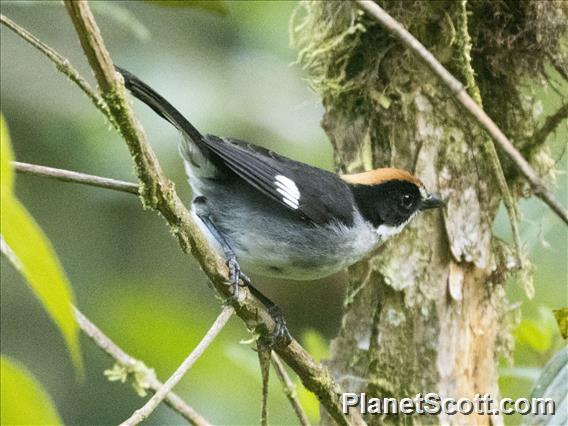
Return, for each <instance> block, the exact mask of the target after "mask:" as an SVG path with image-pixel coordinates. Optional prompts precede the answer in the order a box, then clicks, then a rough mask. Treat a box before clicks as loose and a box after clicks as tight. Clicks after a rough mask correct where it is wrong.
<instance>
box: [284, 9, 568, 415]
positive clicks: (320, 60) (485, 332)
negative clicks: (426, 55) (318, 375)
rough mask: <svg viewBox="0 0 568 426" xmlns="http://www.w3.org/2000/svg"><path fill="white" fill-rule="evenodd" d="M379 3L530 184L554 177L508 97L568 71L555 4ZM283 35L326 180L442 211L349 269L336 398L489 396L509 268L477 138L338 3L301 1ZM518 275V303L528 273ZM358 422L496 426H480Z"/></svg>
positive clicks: (419, 73) (505, 331)
mask: <svg viewBox="0 0 568 426" xmlns="http://www.w3.org/2000/svg"><path fill="white" fill-rule="evenodd" d="M379 3H380V5H381V6H382V7H383V8H385V9H386V10H387V12H389V13H390V14H391V15H392V16H393V17H394V18H395V19H397V20H399V21H400V22H401V23H402V24H403V25H405V26H406V28H407V29H409V31H410V32H411V33H413V34H414V35H415V36H416V37H417V38H418V39H419V40H420V41H422V43H423V44H425V46H426V47H427V48H429V49H430V50H431V51H432V53H433V54H434V55H435V56H436V57H437V58H438V59H439V60H440V61H441V62H442V63H443V64H444V65H445V66H446V67H447V68H448V69H449V70H450V71H451V72H452V73H453V74H454V75H455V76H456V77H458V78H459V79H460V80H461V81H462V82H463V83H464V84H467V85H468V90H471V93H472V94H473V95H476V96H474V99H476V100H477V101H478V102H482V103H483V105H484V107H485V109H486V110H487V111H488V113H489V114H490V115H491V116H492V117H493V118H494V119H495V120H496V122H497V124H498V125H499V126H500V127H501V128H502V129H503V130H504V131H505V133H507V134H508V135H509V136H510V137H511V138H512V140H514V141H515V144H516V145H517V147H518V148H519V149H520V150H522V152H524V153H525V155H529V153H530V158H528V159H529V161H530V162H531V164H532V165H533V166H534V167H535V168H537V170H539V171H540V172H542V174H543V175H545V174H546V173H545V172H547V171H550V170H551V169H552V167H551V159H550V157H549V156H548V152H547V148H546V146H545V144H544V140H542V139H539V140H540V143H539V144H538V146H535V142H534V139H533V138H532V136H533V133H536V131H535V129H536V122H537V118H538V117H537V115H536V114H534V111H535V105H534V102H533V100H532V98H531V97H530V96H525V94H526V93H527V92H526V91H525V92H523V93H521V88H522V87H521V86H522V84H523V83H526V82H528V81H535V80H537V79H538V80H539V81H541V82H543V83H545V82H546V81H547V80H546V79H547V76H546V74H545V65H546V64H547V63H548V62H549V61H556V65H558V64H566V61H565V59H566V52H565V51H561V47H560V46H559V40H560V39H561V36H562V35H563V34H565V33H566V5H565V4H564V5H563V4H562V3H561V2H553V1H550V2H539V1H534V2H531V1H521V2H518V1H471V2H466V1H437V2H424V1H423V2H408V1H406V2H399V1H381V2H379ZM293 34H294V43H295V44H296V46H297V47H298V48H299V62H300V63H301V64H302V65H303V66H304V67H305V68H306V69H307V70H308V72H309V74H310V79H311V82H312V84H313V87H314V89H315V90H316V91H318V93H319V94H320V95H321V96H322V101H323V104H324V106H325V110H326V112H325V116H324V119H323V123H322V125H323V128H324V129H325V131H326V133H327V134H328V136H329V138H330V140H331V142H332V144H333V147H334V150H335V156H336V157H335V159H336V165H337V169H338V171H340V172H349V173H351V172H357V171H362V170H368V169H371V168H375V167H385V166H393V167H399V168H403V169H407V170H410V171H412V172H413V173H414V174H416V175H417V176H418V177H420V178H421V179H422V180H423V182H424V184H425V186H426V187H427V188H428V189H429V190H432V191H437V192H438V193H439V194H440V195H442V197H443V198H444V199H446V200H447V207H446V208H445V210H444V212H428V213H426V214H423V215H421V216H420V217H419V218H416V219H415V220H414V221H413V222H412V223H411V224H410V225H409V226H408V227H407V229H406V230H405V231H403V233H402V234H401V235H399V236H398V237H395V238H394V239H393V240H391V241H390V242H389V243H387V244H386V245H385V246H384V247H383V248H381V249H380V252H379V253H377V254H376V256H374V257H372V258H370V259H368V260H365V261H363V262H360V263H359V264H357V265H354V266H353V267H352V268H350V271H349V277H350V279H349V286H348V289H347V293H346V296H345V302H344V314H343V319H342V326H341V329H340V331H339V333H338V336H337V337H336V338H335V340H334V341H333V342H332V359H331V360H330V361H329V367H330V370H331V372H332V374H333V376H334V377H336V378H337V380H338V381H339V383H340V384H341V386H342V388H343V389H344V391H349V392H366V393H367V394H368V395H369V396H379V397H396V398H402V397H413V396H414V395H416V394H417V393H422V394H425V393H428V392H437V393H438V394H440V396H442V397H452V398H460V397H468V398H472V397H473V396H474V395H475V394H476V393H480V394H485V393H490V394H491V395H492V396H493V397H497V396H498V394H499V390H498V386H497V372H496V367H497V360H498V357H499V355H500V354H505V355H506V354H507V353H509V351H510V350H511V347H512V345H511V341H512V339H511V336H510V321H508V320H507V318H508V315H507V314H508V313H509V311H510V307H509V304H508V302H507V299H506V297H505V290H504V285H505V281H506V279H507V278H508V277H509V276H510V274H511V272H512V271H514V270H515V267H516V262H515V256H514V255H513V253H512V249H511V248H510V247H509V246H508V245H507V244H505V243H504V242H502V241H499V240H497V239H496V238H495V237H494V236H493V235H492V223H493V220H494V218H495V215H496V212H497V209H498V207H499V204H500V202H501V194H500V193H499V189H498V186H497V184H496V183H495V177H494V176H495V175H494V171H493V170H492V168H491V163H490V161H489V160H488V157H487V155H488V153H487V152H486V149H484V143H485V142H487V136H486V135H485V134H484V133H483V132H482V131H481V130H480V129H479V127H478V126H477V125H476V123H473V122H471V121H470V120H469V119H467V118H466V115H465V114H464V113H463V112H462V111H460V109H459V108H458V107H457V106H456V104H455V103H454V101H453V100H452V98H451V96H450V95H449V93H448V92H447V90H445V89H444V88H443V87H442V86H441V85H440V84H439V83H438V81H437V78H436V77H435V76H433V75H432V74H431V72H430V71H429V70H428V69H427V68H426V67H425V66H424V65H422V64H421V63H419V62H418V61H417V60H416V59H415V58H414V56H413V54H412V52H410V51H408V50H407V49H405V48H404V47H403V46H401V45H399V44H398V43H397V42H395V41H394V40H393V39H392V38H390V37H389V36H388V35H387V34H386V33H385V32H384V31H383V30H382V29H381V28H380V27H379V26H378V25H377V24H376V23H374V22H373V21H372V20H371V19H370V18H368V17H367V16H365V15H364V14H363V13H362V12H361V11H359V10H358V9H357V7H356V6H355V5H354V4H352V3H351V2H320V1H310V2H305V3H303V4H302V6H301V7H300V8H299V10H298V11H297V14H296V16H295V17H294V20H293ZM532 84H534V83H532ZM501 161H502V165H503V169H504V171H505V175H506V176H507V179H508V184H509V186H510V188H511V189H512V191H513V193H514V195H515V196H519V195H522V194H526V186H525V185H523V183H522V181H521V179H519V177H518V174H517V173H516V172H515V170H514V168H513V167H512V165H511V164H510V163H509V162H508V161H507V159H506V158H501ZM525 269H527V268H525ZM529 272H530V271H529ZM522 273H523V281H524V282H525V283H526V288H527V291H529V293H530V291H531V290H530V289H531V284H530V279H529V278H530V277H529V275H530V273H527V271H526V270H525V271H522ZM323 420H324V423H330V422H331V420H329V418H327V419H326V418H325V417H324V419H323ZM366 420H367V421H368V422H369V423H371V424H382V423H395V424H396V423H404V424H406V423H409V424H414V423H416V424H421V423H439V422H449V423H460V424H488V423H490V422H492V423H497V424H499V423H501V419H499V418H495V417H493V418H492V419H490V418H489V417H484V418H482V417H478V416H467V417H461V418H460V417H456V416H452V417H449V418H439V417H428V416H420V417H419V416H413V417H403V416H401V417H395V416H387V417H378V416H369V417H368V418H366Z"/></svg>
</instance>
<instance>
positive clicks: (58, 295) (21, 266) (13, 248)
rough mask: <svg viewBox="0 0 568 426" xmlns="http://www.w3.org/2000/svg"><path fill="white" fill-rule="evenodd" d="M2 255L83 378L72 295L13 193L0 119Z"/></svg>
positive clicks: (8, 148)
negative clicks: (23, 281) (41, 309)
mask: <svg viewBox="0 0 568 426" xmlns="http://www.w3.org/2000/svg"><path fill="white" fill-rule="evenodd" d="M0 134H1V144H2V151H1V154H0V167H1V169H2V184H1V190H2V192H1V203H0V205H1V209H0V210H1V216H2V227H1V233H2V252H3V254H4V253H6V255H7V257H8V258H9V259H10V260H11V262H12V263H13V266H14V267H15V268H16V269H17V270H18V271H19V272H20V273H21V274H22V275H23V276H24V277H25V279H26V282H27V283H28V284H29V285H30V287H31V289H32V290H33V291H34V293H35V295H36V296H37V298H38V299H39V301H40V302H41V303H42V305H43V306H44V308H45V309H46V311H47V312H48V313H49V315H50V316H51V317H52V318H53V320H54V321H55V323H56V324H57V326H58V327H59V329H60V330H61V332H62V333H63V337H64V338H65V343H66V344H67V347H68V349H69V352H70V353H71V358H72V359H73V362H74V364H75V367H76V368H77V371H78V374H79V375H80V376H81V375H82V374H83V362H82V358H81V350H80V348H79V327H78V326H77V323H76V322H75V318H74V317H73V310H72V306H71V303H72V302H73V293H72V291H71V287H70V285H69V282H68V280H67V277H66V276H65V272H64V271H63V269H62V268H61V265H60V263H59V260H58V259H57V256H56V254H55V252H54V251H53V248H52V247H51V243H50V242H49V239H48V238H47V237H46V236H45V235H44V234H43V232H42V230H41V228H40V227H39V226H38V225H37V224H36V222H35V220H34V218H33V217H32V216H31V215H30V214H29V213H28V211H27V210H26V208H25V207H24V206H23V205H22V204H21V203H20V202H19V201H18V199H17V198H16V197H15V195H14V193H13V190H14V189H13V187H14V170H13V169H12V165H11V162H12V161H13V160H14V154H13V152H12V146H11V143H10V135H9V132H8V126H7V125H6V123H5V120H4V116H3V115H0Z"/></svg>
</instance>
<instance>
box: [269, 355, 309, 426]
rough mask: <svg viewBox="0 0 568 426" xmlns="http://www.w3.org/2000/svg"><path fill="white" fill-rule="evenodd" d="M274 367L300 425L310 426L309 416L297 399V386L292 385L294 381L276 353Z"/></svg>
mask: <svg viewBox="0 0 568 426" xmlns="http://www.w3.org/2000/svg"><path fill="white" fill-rule="evenodd" d="M272 365H273V366H274V369H275V370H276V375H277V376H278V378H279V379H280V381H281V382H282V386H283V388H284V394H285V395H286V397H287V398H288V401H290V405H292V409H293V410H294V413H296V416H297V417H298V420H299V421H300V425H302V426H309V424H310V422H309V420H308V416H307V415H306V413H305V412H304V409H303V408H302V406H301V405H300V402H299V401H298V398H296V386H295V385H294V383H292V380H290V377H289V376H288V373H286V369H285V368H284V365H283V364H282V361H281V360H280V357H279V356H278V355H276V354H275V353H274V352H272Z"/></svg>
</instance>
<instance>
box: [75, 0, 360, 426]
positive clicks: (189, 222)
mask: <svg viewBox="0 0 568 426" xmlns="http://www.w3.org/2000/svg"><path fill="white" fill-rule="evenodd" d="M65 6H66V8H67V11H68V12H69V16H70V17H71V20H72V21H73V25H74V26H75V29H76V31H77V34H78V36H79V40H80V42H81V45H82V47H83V50H84V52H85V55H86V56H87V59H88V60H89V63H90V64H91V68H92V69H93V71H94V73H95V77H96V79H97V82H98V84H99V87H100V89H101V91H102V96H103V99H105V100H106V102H107V104H108V106H109V109H110V111H111V113H112V114H113V116H114V117H115V120H116V122H117V123H118V125H119V129H120V132H121V134H122V136H123V138H124V140H125V142H126V144H127V145H128V148H129V151H130V154H131V156H132V158H133V160H134V161H135V165H136V167H135V170H136V173H137V176H138V179H139V180H140V183H141V186H140V193H141V199H142V202H143V204H144V206H145V207H148V208H153V209H156V210H158V211H159V212H160V213H161V214H162V215H163V217H164V218H165V219H166V221H167V222H168V224H169V225H170V229H171V231H172V233H173V235H174V236H175V237H176V238H177V239H178V242H179V244H180V246H181V248H182V250H183V251H184V252H186V253H190V252H192V254H193V256H194V257H195V259H196V260H197V261H198V262H199V264H200V266H201V267H202V269H203V271H204V272H205V274H206V275H207V276H208V278H209V280H210V281H211V283H212V284H213V287H214V288H215V290H216V291H217V293H218V294H219V295H220V296H221V297H223V298H228V297H230V296H231V291H230V288H229V287H230V286H227V282H228V281H229V280H228V268H227V265H226V263H225V261H224V259H222V258H221V257H220V256H219V255H217V254H216V252H215V251H214V250H212V248H211V247H210V245H209V243H208V242H207V240H206V239H205V238H204V236H203V235H202V234H201V232H200V230H199V227H198V226H197V224H196V223H195V222H194V221H193V219H192V217H191V215H190V214H189V212H188V210H187V208H186V207H185V205H184V203H183V202H182V201H181V200H180V198H179V196H178V195H177V193H176V191H175V189H174V185H173V183H172V182H171V181H170V180H169V179H168V178H167V177H166V176H165V175H164V173H163V172H162V170H161V167H160V165H159V163H158V160H157V158H156V155H155V154H154V152H153V150H152V148H151V146H150V144H149V143H148V141H147V139H146V136H145V134H144V132H143V130H142V126H141V125H140V123H139V122H138V121H137V120H136V118H135V117H134V114H133V112H132V109H131V107H130V105H129V103H128V102H127V100H126V99H125V96H126V92H125V89H124V85H123V82H122V79H121V78H120V77H119V76H118V74H117V73H115V71H114V67H113V64H112V60H111V58H110V55H109V53H108V51H107V49H106V47H105V45H104V42H103V40H102V37H101V35H100V31H99V29H98V26H97V24H96V22H95V20H94V18H93V16H92V13H91V12H90V10H89V6H88V4H87V2H85V1H83V0H76V1H71V0H65ZM231 304H232V305H233V307H234V308H235V311H236V313H237V315H238V316H239V317H240V318H241V319H242V320H243V321H244V322H245V324H247V325H249V326H250V327H253V328H254V331H255V332H257V333H258V334H260V335H266V334H267V333H272V332H273V331H274V329H275V328H276V323H275V321H274V319H273V317H272V315H271V314H270V312H269V311H268V310H267V309H266V307H265V306H264V305H263V304H262V302H261V301H259V300H258V299H257V298H256V297H254V296H253V295H252V294H250V292H249V291H248V290H247V289H246V288H245V289H243V291H241V297H240V298H239V299H238V300H236V298H232V299H231ZM274 350H276V351H277V352H278V354H279V355H280V356H281V358H282V359H283V360H284V361H285V362H286V363H287V364H288V365H289V366H290V367H291V368H292V369H293V370H294V371H295V372H296V374H298V377H300V379H301V380H302V382H303V383H304V386H305V387H306V389H308V390H310V391H312V392H313V393H314V394H315V395H316V397H317V398H318V400H319V401H320V403H321V405H322V406H323V407H324V408H325V409H326V410H327V412H328V413H329V414H330V416H331V417H333V419H334V420H335V421H336V422H337V423H338V424H340V425H350V424H357V425H361V424H365V422H364V421H363V419H362V418H361V416H360V414H359V413H358V412H356V411H355V410H351V412H350V413H349V414H348V415H345V414H344V413H343V411H342V406H341V401H340V395H341V390H340V388H339V386H338V385H337V384H336V383H335V381H334V380H333V378H332V377H331V375H330V373H329V371H328V370H327V369H326V368H325V367H323V366H322V365H321V364H319V363H317V362H315V361H314V359H313V358H312V357H311V356H310V355H309V354H308V352H307V351H306V350H305V349H304V348H303V347H302V346H301V345H300V344H299V343H298V342H297V341H296V340H295V339H292V341H291V343H290V344H289V345H287V346H280V347H277V348H275V349H274Z"/></svg>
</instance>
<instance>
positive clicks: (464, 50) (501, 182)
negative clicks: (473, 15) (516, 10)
mask: <svg viewBox="0 0 568 426" xmlns="http://www.w3.org/2000/svg"><path fill="white" fill-rule="evenodd" d="M459 19H460V22H459V28H458V33H459V36H460V38H459V40H461V43H460V44H461V46H460V49H461V52H460V53H461V54H460V60H461V62H462V68H463V70H464V74H465V76H464V77H465V81H466V86H467V90H468V92H469V94H470V95H471V97H472V98H473V100H474V101H475V102H476V103H477V104H478V105H479V107H480V108H483V100H482V99H481V92H480V90H479V87H478V86H477V82H476V81H475V71H474V70H473V67H472V65H471V55H470V53H471V47H472V46H471V37H470V35H469V30H468V23H467V0H461V2H460V13H459ZM482 144H483V145H482V146H483V148H484V150H485V154H486V156H487V157H488V160H489V163H490V164H491V168H492V169H493V174H494V175H495V180H496V181H497V186H498V187H499V192H500V193H501V196H502V197H503V202H504V203H505V208H506V209H507V214H508V215H509V222H510V223H511V232H512V234H513V242H514V244H515V253H516V256H517V267H519V268H521V269H523V268H524V261H523V254H522V249H521V237H520V234H519V221H518V213H517V208H516V206H515V202H514V200H513V196H512V195H511V191H510V190H509V186H508V185H507V179H506V178H505V172H504V171H503V167H502V165H501V161H500V160H499V155H498V154H497V150H496V149H495V145H494V144H493V142H492V141H491V139H489V138H485V137H484V138H483V142H482Z"/></svg>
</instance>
